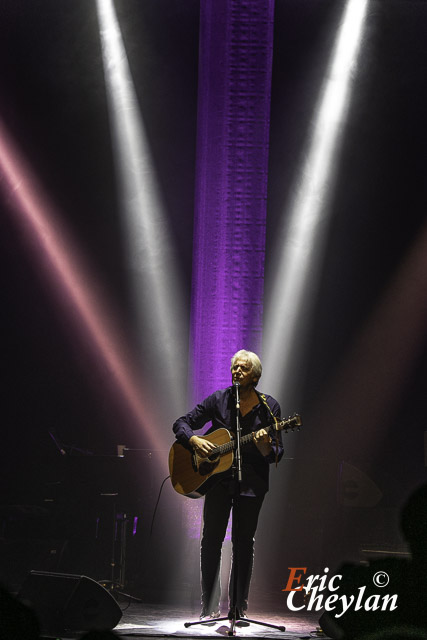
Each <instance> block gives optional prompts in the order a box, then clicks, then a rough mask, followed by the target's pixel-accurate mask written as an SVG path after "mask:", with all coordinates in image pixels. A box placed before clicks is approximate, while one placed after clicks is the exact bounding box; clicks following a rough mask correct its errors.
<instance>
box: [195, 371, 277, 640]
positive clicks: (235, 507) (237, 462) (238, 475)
mask: <svg viewBox="0 0 427 640" xmlns="http://www.w3.org/2000/svg"><path fill="white" fill-rule="evenodd" d="M233 387H234V395H235V398H236V452H235V455H234V460H233V467H232V470H233V475H232V477H233V480H234V494H233V498H232V509H231V531H232V536H231V542H232V549H233V582H232V585H231V589H232V590H231V593H232V596H231V602H232V603H233V606H232V608H231V610H230V611H231V619H230V618H229V617H228V616H227V617H220V618H208V619H207V620H200V621H198V622H186V623H185V624H184V627H190V626H193V625H195V624H206V625H212V624H215V623H217V622H221V621H222V620H230V628H229V630H228V632H227V635H228V636H234V635H236V630H235V628H236V623H238V621H239V620H241V618H240V616H239V610H238V606H237V589H238V577H239V571H238V565H239V531H238V522H239V504H240V485H241V482H242V452H241V437H242V431H241V426H240V384H239V383H238V382H233ZM250 624H259V625H262V626H263V627H270V628H271V629H278V630H279V631H286V627H284V626H283V625H276V624H270V623H269V622H261V621H259V620H253V619H251V618H244V622H243V624H242V626H249V625H250Z"/></svg>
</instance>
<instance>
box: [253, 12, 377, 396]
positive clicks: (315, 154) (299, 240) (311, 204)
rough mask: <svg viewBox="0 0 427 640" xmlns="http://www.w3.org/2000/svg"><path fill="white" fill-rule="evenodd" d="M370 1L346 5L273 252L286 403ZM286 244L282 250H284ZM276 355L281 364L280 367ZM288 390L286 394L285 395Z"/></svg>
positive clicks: (272, 336)
mask: <svg viewBox="0 0 427 640" xmlns="http://www.w3.org/2000/svg"><path fill="white" fill-rule="evenodd" d="M366 7H367V0H348V2H347V5H346V8H345V11H344V14H343V19H342V22H341V26H340V29H339V33H338V37H337V41H336V44H335V47H334V50H333V52H332V55H331V59H330V63H329V67H328V71H327V74H326V79H325V81H324V85H323V88H322V90H321V93H320V97H319V100H318V105H317V108H316V110H315V113H316V116H315V120H314V125H313V129H312V134H311V139H310V141H309V144H308V147H307V151H306V153H304V156H305V157H306V158H307V160H306V161H305V163H304V165H303V166H302V167H301V172H300V178H299V179H298V181H297V184H296V186H295V187H294V190H293V198H292V203H291V208H290V212H289V215H288V217H287V220H286V222H285V223H284V224H283V228H282V231H281V233H279V235H278V242H277V246H278V247H280V249H278V250H276V251H275V256H276V258H275V267H274V269H273V273H275V279H274V281H273V283H272V287H271V288H269V287H268V285H267V290H268V289H270V295H269V300H268V303H267V305H266V306H267V312H266V316H265V318H266V320H265V324H264V335H265V336H266V338H265V341H264V363H265V370H266V375H265V378H266V380H265V384H266V386H267V385H268V388H269V389H271V390H272V393H273V394H277V395H279V396H280V397H281V398H282V402H284V404H285V405H286V404H287V402H288V399H289V398H292V396H293V393H294V387H295V385H296V383H297V381H295V379H296V378H297V370H298V368H297V364H296V363H297V357H298V355H300V354H297V353H296V350H297V349H298V350H299V352H300V351H301V349H302V348H303V342H304V336H305V330H306V328H307V324H308V318H309V316H310V310H311V301H312V300H313V298H314V295H315V289H316V284H317V274H318V271H319V265H320V263H321V259H322V255H323V248H324V243H325V237H326V232H327V223H328V205H329V201H330V197H331V194H332V192H333V185H334V180H335V172H336V159H337V155H338V153H339V150H340V142H341V140H342V137H343V128H344V125H345V118H346V114H347V109H348V104H349V99H350V90H351V80H352V69H353V67H354V65H355V64H356V60H357V55H358V51H359V48H360V42H361V35H362V31H363V24H364V17H365V14H366ZM282 247H283V249H282ZM278 355H280V358H279V360H280V363H284V364H283V365H282V364H280V365H278ZM283 393H285V397H283Z"/></svg>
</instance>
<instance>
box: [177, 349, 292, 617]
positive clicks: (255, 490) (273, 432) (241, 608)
mask: <svg viewBox="0 0 427 640" xmlns="http://www.w3.org/2000/svg"><path fill="white" fill-rule="evenodd" d="M261 373H262V366H261V362H260V359H259V357H258V356H257V355H256V354H255V353H253V352H251V351H245V350H241V351H238V352H237V353H236V354H235V355H234V356H233V357H232V359H231V374H232V381H233V383H238V385H239V395H240V409H239V411H240V415H239V420H240V426H241V433H242V437H243V436H245V435H246V436H247V438H246V439H247V440H248V444H247V446H245V447H244V449H243V451H242V482H241V483H240V495H239V509H238V522H237V526H238V557H237V558H236V554H235V553H234V550H233V565H234V562H235V561H237V566H238V572H237V574H238V575H237V594H236V602H234V601H233V589H232V585H233V566H232V568H231V578H230V585H229V605H230V612H229V617H230V618H231V617H232V612H233V611H235V610H237V618H238V619H240V620H241V621H244V619H245V618H246V617H247V616H246V610H247V606H248V594H249V585H250V580H251V575H252V566H253V552H254V536H255V531H256V528H257V524H258V517H259V513H260V510H261V506H262V503H263V500H264V496H265V494H266V492H267V491H268V486H269V485H268V476H269V465H270V463H272V462H276V463H277V462H278V461H279V460H280V459H281V457H282V455H283V446H282V440H281V434H280V432H279V430H277V429H274V428H271V427H268V426H267V425H273V426H274V424H275V423H277V421H278V420H280V406H279V404H278V402H277V401H276V400H275V399H274V398H272V397H271V396H268V395H265V394H261V393H259V392H258V391H257V390H256V386H257V384H258V381H259V379H260V377H261ZM236 412H237V409H236V399H235V387H234V386H231V387H228V388H227V389H221V390H218V391H216V392H215V393H213V394H212V395H210V396H209V397H208V398H206V399H205V400H203V401H202V402H201V403H200V404H198V405H197V406H196V407H195V408H194V409H193V410H192V411H190V412H189V413H187V414H186V415H185V416H182V417H181V418H178V420H176V422H175V423H174V425H173V430H174V433H175V436H176V439H177V441H178V442H179V443H180V444H181V445H183V446H184V447H185V448H186V449H189V450H192V451H193V452H194V453H195V454H197V456H198V457H199V458H205V459H206V460H207V461H208V459H209V456H210V455H212V452H213V451H214V450H215V447H216V445H215V444H214V443H212V442H211V441H210V440H209V434H210V433H213V432H215V431H216V430H217V429H224V428H225V429H227V430H228V431H229V432H230V433H231V434H233V432H235V429H236ZM208 422H211V423H212V426H211V428H210V429H209V430H208V431H207V433H206V436H203V437H200V436H197V435H195V434H194V431H195V430H198V429H201V428H202V427H203V426H204V425H205V424H206V423H208ZM265 427H267V429H266V428H265ZM210 481H213V486H210V488H209V489H208V491H207V493H206V496H205V504H204V509H203V533H202V540H201V563H200V564H201V583H202V612H201V615H200V617H201V619H206V618H218V617H220V600H221V585H220V564H221V549H222V544H223V541H224V537H225V533H226V529H227V524H228V519H229V515H230V510H231V506H232V500H233V493H234V482H235V481H234V479H233V473H232V469H231V468H229V469H227V470H225V471H223V472H221V473H218V475H216V476H214V477H212V478H210V480H209V482H210ZM235 607H236V609H235ZM243 623H244V622H243Z"/></svg>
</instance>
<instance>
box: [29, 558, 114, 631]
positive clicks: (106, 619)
mask: <svg viewBox="0 0 427 640" xmlns="http://www.w3.org/2000/svg"><path fill="white" fill-rule="evenodd" d="M18 598H19V600H21V601H22V602H24V603H27V604H29V605H30V606H31V607H32V608H33V610H34V611H35V613H36V614H37V616H38V618H39V622H40V626H41V628H42V631H44V632H47V633H54V634H58V633H62V632H64V631H73V632H80V631H90V630H92V629H94V630H107V629H108V630H110V629H113V628H114V627H115V626H116V625H117V624H118V622H119V620H120V618H121V617H122V611H121V609H120V607H119V605H118V604H117V602H116V600H115V599H114V598H113V596H112V595H111V593H109V592H108V591H107V590H106V589H104V587H102V586H101V585H100V584H98V582H95V580H92V578H87V577H86V576H79V575H72V574H66V573H47V572H43V571H31V572H30V573H29V574H28V575H27V577H26V579H25V581H24V583H23V585H22V587H21V590H20V592H19V594H18Z"/></svg>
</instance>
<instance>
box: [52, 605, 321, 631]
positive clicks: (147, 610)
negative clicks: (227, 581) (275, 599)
mask: <svg viewBox="0 0 427 640" xmlns="http://www.w3.org/2000/svg"><path fill="white" fill-rule="evenodd" d="M120 606H121V609H122V611H123V616H122V618H121V620H120V622H119V624H118V625H117V627H116V628H115V629H114V633H115V634H116V635H117V636H118V637H119V638H154V639H155V638H160V637H162V638H175V637H176V638H180V639H182V638H188V639H189V640H192V639H194V638H204V639H209V638H219V637H220V636H223V637H229V636H228V632H229V629H230V625H229V623H228V621H225V620H224V621H222V622H217V623H214V624H212V625H209V626H207V625H201V624H197V625H194V626H191V627H188V628H186V627H185V626H184V625H185V623H186V622H192V621H196V620H197V619H198V615H199V612H197V613H195V612H193V611H191V609H190V608H189V609H188V610H186V609H185V608H176V607H171V606H168V605H166V604H140V603H135V602H132V603H130V604H129V603H127V602H125V601H121V602H120ZM248 615H250V617H251V618H252V619H254V620H258V621H262V622H267V623H270V624H274V625H279V626H284V627H286V631H279V630H276V629H271V628H269V627H265V626H261V625H258V624H251V625H250V626H247V627H236V628H235V634H234V635H235V637H236V638H273V639H274V638H277V639H278V638H281V639H282V640H300V639H301V640H302V639H305V638H323V639H324V640H330V639H329V636H326V635H325V634H323V633H322V632H321V631H320V629H319V624H318V615H316V616H313V615H311V617H310V615H308V614H304V615H299V614H298V615H297V614H293V615H288V616H280V615H277V612H276V613H268V612H266V611H265V610H262V611H261V610H259V611H257V610H255V609H254V610H252V609H251V611H249V612H248ZM81 635H82V634H70V635H68V634H67V635H61V636H58V635H55V638H56V639H57V640H76V638H80V637H81ZM42 638H49V639H50V638H51V636H47V635H43V636H42Z"/></svg>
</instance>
